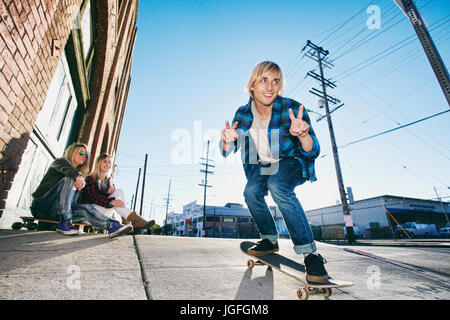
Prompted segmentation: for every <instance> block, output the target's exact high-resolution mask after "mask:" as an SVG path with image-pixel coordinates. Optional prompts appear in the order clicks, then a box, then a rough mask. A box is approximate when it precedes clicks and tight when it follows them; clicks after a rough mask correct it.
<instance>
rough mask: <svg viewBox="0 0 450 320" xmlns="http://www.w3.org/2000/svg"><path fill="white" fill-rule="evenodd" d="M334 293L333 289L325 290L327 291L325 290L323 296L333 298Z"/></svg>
mask: <svg viewBox="0 0 450 320" xmlns="http://www.w3.org/2000/svg"><path fill="white" fill-rule="evenodd" d="M332 293H333V292H332V291H331V288H325V289H324V293H323V296H324V297H325V298H328V297H329V296H331V294H332Z"/></svg>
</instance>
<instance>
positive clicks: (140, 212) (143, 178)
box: [139, 154, 148, 217]
mask: <svg viewBox="0 0 450 320" xmlns="http://www.w3.org/2000/svg"><path fill="white" fill-rule="evenodd" d="M147 157H148V154H145V162H144V175H143V176H142V195H141V209H140V210H139V215H140V216H141V217H142V207H143V205H144V189H145V172H146V171H147Z"/></svg>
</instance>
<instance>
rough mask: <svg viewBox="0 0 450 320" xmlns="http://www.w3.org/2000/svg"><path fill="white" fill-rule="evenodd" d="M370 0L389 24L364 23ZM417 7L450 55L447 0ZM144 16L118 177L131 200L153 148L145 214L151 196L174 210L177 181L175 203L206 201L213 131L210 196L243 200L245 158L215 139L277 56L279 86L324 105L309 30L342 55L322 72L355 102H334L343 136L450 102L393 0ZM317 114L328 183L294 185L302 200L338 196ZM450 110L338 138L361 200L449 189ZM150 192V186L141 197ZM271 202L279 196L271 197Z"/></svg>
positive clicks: (251, 5) (149, 4) (321, 0)
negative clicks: (205, 164)
mask: <svg viewBox="0 0 450 320" xmlns="http://www.w3.org/2000/svg"><path fill="white" fill-rule="evenodd" d="M369 5H376V6H377V8H379V9H380V15H379V17H380V20H379V21H380V25H379V26H380V28H379V29H369V27H368V24H367V21H368V19H369V20H370V18H371V17H374V16H373V14H374V13H373V11H370V10H369V13H368V12H367V9H368V8H369ZM416 5H417V6H418V7H419V8H420V11H421V12H422V14H423V17H424V18H425V20H426V22H427V23H428V25H429V30H430V33H431V35H432V37H433V39H434V40H435V43H436V45H437V47H438V50H439V52H440V54H441V56H442V59H443V60H444V62H445V64H446V66H447V67H448V64H449V63H450V61H449V56H450V41H449V40H450V36H449V34H450V23H449V21H450V18H449V14H450V2H448V1H447V0H434V1H430V0H417V1H416ZM351 17H353V19H350V18H351ZM347 20H349V21H348V22H347V23H346V24H344V25H342V23H343V22H345V21H347ZM137 25H138V36H137V40H136V46H135V51H134V58H133V69H132V75H131V76H132V83H131V88H130V92H129V97H128V103H127V109H126V112H125V118H124V122H123V127H122V132H121V137H120V142H119V148H118V153H117V159H116V165H117V167H116V173H115V182H116V185H117V186H118V187H120V188H123V189H124V190H125V192H126V194H127V196H128V198H129V200H130V199H131V196H132V194H133V193H134V192H135V188H136V180H137V174H138V170H139V167H141V168H142V167H143V165H144V158H145V154H146V153H147V154H148V157H149V159H148V167H147V175H146V191H145V196H144V210H143V211H144V216H146V217H148V216H149V213H150V206H151V204H153V205H152V210H151V212H152V218H154V219H156V220H157V222H158V223H162V221H163V219H164V215H165V204H164V200H163V198H164V197H166V196H167V191H168V186H169V179H171V180H172V188H171V198H172V199H173V200H172V201H171V210H174V211H175V212H181V211H182V206H183V205H185V204H187V203H189V202H191V201H194V200H197V202H198V203H200V204H202V203H203V189H202V188H201V187H200V186H198V184H199V183H201V182H202V178H203V177H202V174H201V173H200V172H199V170H200V168H201V166H200V165H199V162H200V159H199V158H200V156H204V155H205V153H206V141H207V140H208V139H213V141H212V142H211V155H210V156H211V157H212V158H213V159H214V160H215V162H214V164H215V165H216V167H215V168H214V171H215V173H214V175H212V176H210V177H209V178H208V183H209V184H211V185H212V186H213V188H210V189H208V198H207V204H210V205H224V204H225V203H227V202H238V203H242V204H244V205H245V203H244V199H243V196H242V192H243V190H244V187H245V182H246V181H245V176H244V173H243V170H242V166H241V163H240V159H239V158H238V157H235V158H230V159H226V160H225V159H223V158H221V156H220V155H219V153H218V147H217V140H214V138H215V137H216V135H217V133H218V132H219V131H220V130H222V129H223V127H224V122H225V120H228V121H231V120H232V118H233V116H234V113H235V111H236V109H237V108H238V107H239V106H241V105H244V104H246V103H247V101H248V94H247V93H246V92H245V90H244V88H245V85H246V84H247V81H248V78H249V77H250V73H251V71H252V69H253V67H254V66H255V65H256V64H257V63H258V62H260V61H263V60H271V61H274V62H276V63H278V64H279V65H280V67H281V68H282V69H283V72H284V75H285V78H286V80H287V81H286V87H285V90H284V94H283V95H284V96H287V97H290V98H293V99H295V100H297V101H299V102H301V103H303V104H304V105H305V107H306V108H308V109H310V110H312V111H314V112H317V113H321V114H323V113H324V111H323V109H319V107H318V103H317V100H318V98H317V97H316V96H314V95H312V94H310V93H309V92H308V91H309V90H310V89H311V88H313V87H315V88H317V89H319V88H320V85H319V83H317V81H316V80H313V79H311V78H310V77H305V76H306V73H307V72H308V71H311V70H315V71H316V72H318V70H317V63H316V62H315V61H313V60H311V59H309V58H307V57H303V53H304V52H301V49H302V48H303V47H304V46H305V44H306V41H307V40H311V41H313V42H314V43H316V44H320V45H321V46H323V47H324V48H325V49H327V50H329V52H330V54H329V60H330V61H333V60H334V59H336V60H335V61H333V64H334V68H332V69H325V76H326V77H327V78H328V79H332V80H333V81H336V85H337V88H336V89H333V90H329V91H328V93H329V94H330V95H332V96H334V97H336V98H339V99H340V100H341V101H342V102H343V103H345V105H344V106H343V107H342V108H340V109H339V110H337V111H335V112H334V113H333V114H332V119H333V125H334V129H335V134H336V140H337V144H338V146H344V145H346V144H348V143H350V142H352V141H355V140H358V139H361V138H365V137H368V136H371V135H373V134H376V133H379V132H382V131H385V130H389V129H392V128H395V127H397V126H399V125H404V124H407V123H409V122H412V121H415V120H418V119H421V118H424V117H426V116H430V115H432V114H435V113H437V112H440V111H444V110H447V109H448V106H447V103H446V100H445V98H444V95H443V93H442V91H441V89H440V87H439V85H438V82H437V80H436V78H435V76H434V73H433V71H432V69H431V66H430V64H429V63H428V60H427V58H426V56H425V53H424V51H423V49H422V47H421V45H420V42H419V40H418V39H417V37H416V36H415V32H414V30H413V27H412V25H411V23H410V22H409V20H408V19H407V18H406V17H405V16H404V15H403V13H401V11H400V10H399V8H398V7H397V6H395V4H394V3H393V1H391V0H378V1H366V0H347V1H334V0H330V1H325V0H316V1H282V0H278V1H275V0H274V1H261V0H259V1H253V0H250V1H233V0H231V1H230V0H228V1H225V0H221V1H219V0H216V1H171V0H167V1H147V0H141V1H140V7H139V12H138V23H137ZM341 25H342V27H341V28H339V29H337V27H338V26H341ZM369 25H370V24H369ZM333 31H335V32H334V33H333ZM329 35H330V36H329ZM411 35H414V36H413V37H411V38H409V39H407V38H408V37H410V36H411ZM327 36H329V37H327ZM369 39H370V40H369ZM367 40H369V41H367ZM403 40H404V41H403ZM364 41H366V42H365V43H364ZM401 41H403V42H401ZM361 43H362V44H361ZM402 46H403V47H402ZM389 48H390V49H389ZM384 50H386V51H385V52H383V51H384ZM377 54H379V55H377ZM377 59H379V60H377ZM375 60H377V61H375ZM359 69H360V70H359ZM310 117H311V119H312V126H313V128H314V130H315V132H316V134H317V136H318V138H319V141H320V144H321V155H320V157H319V158H318V159H317V161H316V173H317V177H318V181H316V182H314V183H309V182H308V183H305V184H304V185H302V186H300V187H298V188H297V189H296V193H297V195H298V197H299V199H300V201H301V203H302V205H303V207H304V209H306V210H308V209H314V208H320V207H323V206H329V205H334V204H336V201H337V200H338V199H339V192H338V188H337V182H336V174H335V168H334V163H333V157H332V152H331V143H330V137H329V132H328V126H327V123H326V120H325V119H324V120H322V121H319V122H316V119H317V117H318V116H316V114H315V113H310ZM449 120H450V115H449V113H446V114H444V115H441V116H438V117H435V118H433V119H430V120H427V121H424V122H421V123H419V124H417V125H414V126H410V127H407V128H404V129H400V130H397V131H394V132H391V133H388V134H385V135H382V136H379V137H376V138H373V139H370V140H366V141H363V142H359V143H355V144H352V145H350V146H347V147H341V148H339V156H340V161H341V167H342V172H343V178H344V184H345V186H346V187H348V186H351V187H352V188H353V194H354V197H355V199H356V200H358V199H365V198H370V197H376V196H380V195H384V194H390V195H398V196H405V197H417V198H424V199H431V198H435V197H436V194H435V191H434V188H436V190H437V191H438V193H439V195H440V196H442V197H448V196H449V195H450V190H449V189H448V186H449V185H450V183H449V181H450V170H449V169H450V166H449V160H450V142H449V136H450V134H449V133H450V129H449V125H448V124H449ZM140 193H141V187H140V188H139V196H138V204H140V200H139V198H140V197H141V195H140ZM446 200H448V198H446ZM268 203H269V204H273V202H272V200H271V199H270V197H269V199H268ZM138 207H139V205H138Z"/></svg>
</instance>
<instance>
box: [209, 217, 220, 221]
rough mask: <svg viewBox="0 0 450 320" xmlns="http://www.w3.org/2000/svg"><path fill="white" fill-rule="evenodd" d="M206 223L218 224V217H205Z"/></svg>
mask: <svg viewBox="0 0 450 320" xmlns="http://www.w3.org/2000/svg"><path fill="white" fill-rule="evenodd" d="M206 222H220V217H217V216H207V217H206Z"/></svg>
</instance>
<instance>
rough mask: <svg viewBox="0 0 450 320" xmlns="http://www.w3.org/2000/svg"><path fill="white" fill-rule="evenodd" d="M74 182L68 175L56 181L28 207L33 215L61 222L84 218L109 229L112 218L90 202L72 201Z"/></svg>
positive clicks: (99, 226)
mask: <svg viewBox="0 0 450 320" xmlns="http://www.w3.org/2000/svg"><path fill="white" fill-rule="evenodd" d="M74 184H75V181H74V180H73V179H72V178H70V177H64V178H62V179H61V180H60V181H58V182H57V183H56V184H55V185H54V186H53V187H52V188H51V189H50V190H49V191H48V192H47V193H46V194H45V195H44V196H43V197H42V198H41V199H38V200H36V199H35V200H34V201H33V203H32V204H31V207H30V209H31V213H32V214H33V216H34V217H35V218H40V219H49V220H57V221H61V222H62V221H67V220H73V221H75V222H79V221H81V220H83V219H86V220H87V221H89V222H90V223H91V224H92V225H93V226H95V227H98V228H101V229H109V227H110V225H111V223H113V222H114V220H112V219H109V218H108V217H106V216H104V215H103V214H101V213H100V212H98V211H97V210H96V209H95V208H94V206H93V205H92V204H81V203H73V200H74V198H75V193H76V189H74Z"/></svg>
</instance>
